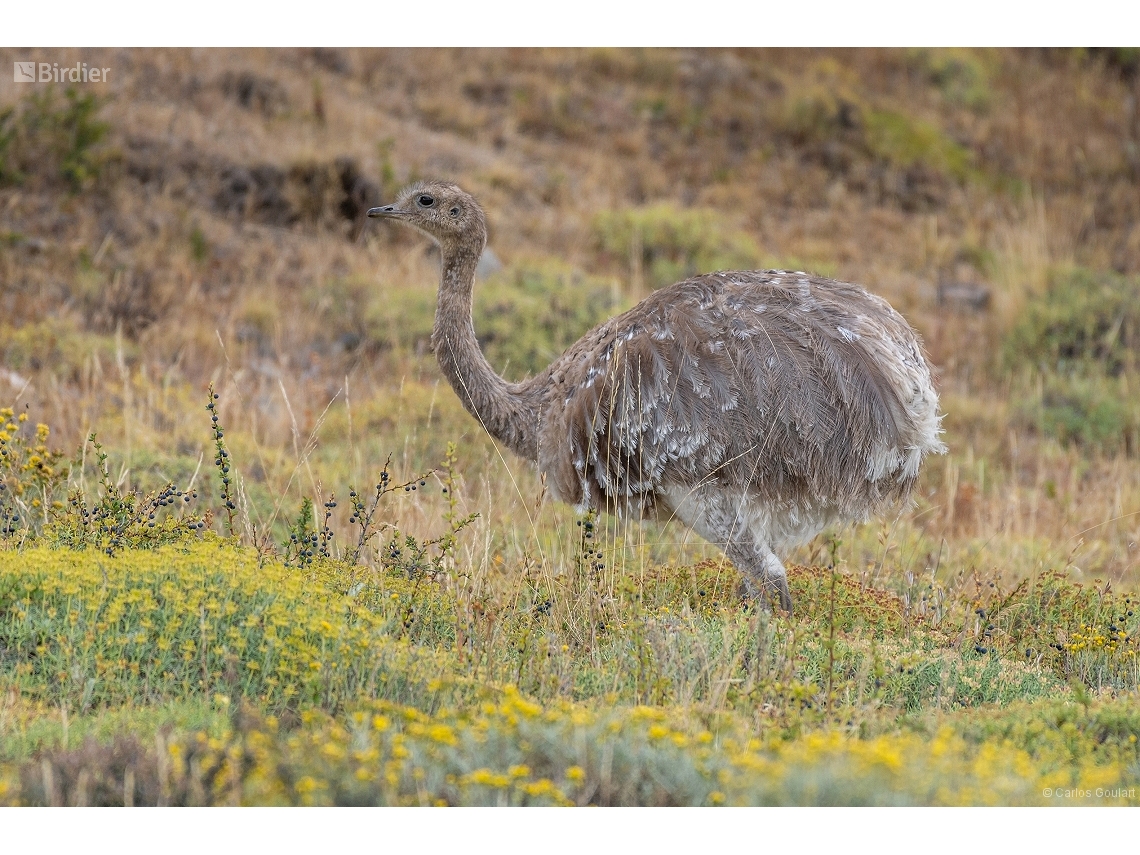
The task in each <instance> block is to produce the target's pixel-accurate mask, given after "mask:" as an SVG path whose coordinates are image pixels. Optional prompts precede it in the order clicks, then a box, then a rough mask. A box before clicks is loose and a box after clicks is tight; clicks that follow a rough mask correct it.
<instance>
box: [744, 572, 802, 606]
mask: <svg viewBox="0 0 1140 855" xmlns="http://www.w3.org/2000/svg"><path fill="white" fill-rule="evenodd" d="M736 594H737V596H738V597H740V599H742V600H744V601H745V603H747V605H748V608H749V610H751V609H752V607H753V606H754V605H755V604H757V603H762V604H763V605H764V606H766V607H767V608H768V610H769V611H774V610H775V609H774V606H773V603H774V602H779V604H780V610H781V611H784V612H787V613H788V614H791V613H792V593H791V591H789V590H788V580H787V577H784V576H781V577H778V578H776V579H772V580H766V581H764V582H760V581H758V580H756V579H753V578H752V577H751V576H742V577H741V579H740V584H739V585H737V586H736Z"/></svg>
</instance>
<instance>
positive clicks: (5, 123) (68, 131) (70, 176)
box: [0, 87, 110, 191]
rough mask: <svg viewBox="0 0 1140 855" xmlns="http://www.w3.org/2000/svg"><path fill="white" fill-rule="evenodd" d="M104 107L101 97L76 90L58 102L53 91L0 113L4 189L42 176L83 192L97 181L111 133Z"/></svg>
mask: <svg viewBox="0 0 1140 855" xmlns="http://www.w3.org/2000/svg"><path fill="white" fill-rule="evenodd" d="M100 106H101V101H100V99H99V97H98V96H96V95H95V94H93V93H90V92H88V93H84V94H81V93H80V92H79V90H77V89H75V88H68V89H67V90H66V91H65V92H64V97H63V103H60V101H59V98H58V96H57V95H56V92H55V90H54V89H52V88H50V87H49V88H47V89H45V90H43V91H42V92H32V93H30V94H29V95H28V96H27V97H26V98H25V99H24V100H23V102H22V103H21V105H20V106H19V107H18V108H17V107H8V108H6V109H3V110H0V186H4V185H6V184H20V183H22V182H24V181H25V180H26V179H27V178H28V176H30V175H33V174H39V175H44V176H47V177H49V178H59V179H63V180H64V181H66V182H67V184H68V185H69V187H70V188H71V189H72V191H79V190H81V189H82V188H84V187H86V186H88V185H89V184H90V183H91V182H92V181H94V180H95V179H97V178H98V177H99V172H100V170H101V169H102V167H103V165H104V164H105V162H106V158H107V154H106V152H103V151H101V150H100V148H99V144H100V143H101V142H103V140H104V139H105V138H106V137H107V134H108V132H109V131H110V125H109V124H107V123H106V122H104V121H101V120H100V119H99V118H97V114H98V112H99V108H100Z"/></svg>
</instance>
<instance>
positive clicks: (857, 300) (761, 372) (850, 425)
mask: <svg viewBox="0 0 1140 855" xmlns="http://www.w3.org/2000/svg"><path fill="white" fill-rule="evenodd" d="M368 216H369V217H386V218H389V219H392V220H395V221H396V222H399V223H403V224H405V225H408V226H412V227H414V228H416V229H418V230H419V231H421V232H423V233H424V234H426V235H427V236H428V237H430V238H432V239H433V240H435V241H436V242H437V243H438V244H439V248H440V253H441V275H440V284H439V298H438V306H437V310H436V316H435V326H434V328H433V330H432V337H431V343H432V348H433V350H434V351H435V355H436V358H437V359H438V361H439V365H440V368H441V369H442V370H443V373H444V374H445V375H446V377H447V379H448V381H449V382H450V384H451V386H452V388H453V389H454V390H455V393H456V394H457V395H458V396H459V399H460V400H461V401H462V402H463V406H464V407H465V408H466V409H467V411H468V412H469V413H471V415H473V416H474V417H475V418H477V419H478V420H479V421H480V423H481V424H482V425H483V427H484V428H485V429H486V430H487V431H488V432H489V433H490V434H491V436H493V437H494V438H495V439H497V440H499V441H500V442H502V443H503V444H504V445H506V446H507V447H508V448H509V449H511V450H512V451H513V452H515V453H516V454H518V455H520V456H521V457H524V458H526V459H527V460H530V461H532V462H534V463H536V464H537V465H538V469H539V472H540V473H541V474H542V475H543V476H544V477H545V480H546V484H547V487H548V489H549V490H550V492H551V493H552V494H553V495H554V497H555V498H557V499H561V500H563V501H566V502H570V503H572V504H575V505H577V506H578V507H579V508H582V509H598V510H604V511H607V512H609V513H612V514H618V515H630V516H634V517H638V518H642V519H645V518H659V519H672V518H674V517H676V518H677V519H680V520H681V521H682V522H684V523H685V524H687V525H688V526H689V527H691V528H692V529H693V530H694V531H696V532H697V533H698V534H699V535H701V537H703V538H705V539H706V540H708V541H710V542H711V543H714V544H716V545H717V546H719V547H721V548H722V549H723V550H724V552H725V554H726V555H727V556H728V558H729V559H730V560H731V561H732V563H733V564H734V565H735V566H736V568H737V570H738V571H740V573H741V575H742V577H743V580H742V581H743V588H744V592H745V594H746V596H748V597H751V598H763V599H765V600H767V601H768V602H769V603H771V601H772V598H775V599H777V600H778V602H779V605H780V607H781V608H783V609H785V610H787V611H791V608H792V598H791V594H790V592H789V590H788V581H787V573H786V572H785V569H784V565H783V564H782V563H781V561H780V559H779V557H777V554H778V553H780V552H783V551H784V550H786V549H788V548H789V547H791V546H794V545H796V544H797V543H802V542H805V541H807V540H810V539H811V538H812V537H814V536H815V535H816V534H818V533H819V532H820V531H822V530H823V529H824V528H826V527H827V526H829V525H833V524H840V523H846V522H855V521H863V520H866V519H868V518H869V517H870V516H871V515H872V514H874V513H877V512H880V511H882V510H885V509H886V508H887V507H889V506H891V505H892V504H895V503H898V502H900V501H903V500H905V499H906V498H907V497H908V496H909V494H910V492H911V489H912V487H913V486H914V483H915V479H916V478H917V476H918V471H919V465H920V464H921V463H922V460H923V458H924V457H925V456H926V455H927V454H931V453H942V452H944V451H945V446H944V445H943V444H942V442H941V441H940V440H939V434H940V433H941V430H940V427H939V422H940V416H939V412H938V396H937V393H936V392H935V389H934V385H933V383H932V381H931V376H930V366H929V364H928V363H927V361H926V358H925V356H924V354H923V352H922V347H921V344H920V342H919V338H918V336H917V335H916V334H915V331H914V330H913V329H912V328H911V327H910V325H909V324H908V323H907V322H906V321H905V320H904V319H903V318H902V316H901V315H899V314H898V312H896V311H895V310H894V309H893V308H891V306H890V305H889V304H888V303H887V302H886V301H885V300H883V299H882V298H880V297H876V296H873V295H871V294H869V293H868V292H867V291H865V290H864V289H863V288H861V287H859V286H858V285H852V284H849V283H846V282H837V281H833V280H831V279H823V278H819V277H816V276H809V275H808V274H806V273H798V272H788V271H784V270H764V271H733V272H719V273H708V274H705V275H702V276H694V277H693V278H691V279H686V280H684V281H683V282H677V283H676V284H674V285H670V286H668V287H665V288H661V289H659V290H657V291H654V292H653V293H652V294H651V295H650V296H648V297H646V298H645V299H644V300H642V301H641V302H640V303H638V304H637V305H636V306H634V307H633V308H632V309H630V310H629V311H627V312H625V313H624V314H621V315H618V316H617V317H614V318H611V319H610V320H608V321H606V322H605V323H602V324H601V325H599V326H597V327H595V328H594V329H593V330H591V331H590V332H588V333H586V334H585V335H584V336H583V337H582V338H581V339H580V340H579V341H578V342H577V343H575V344H574V345H573V346H571V347H570V348H569V349H568V350H567V351H566V352H565V353H563V354H562V356H560V357H558V359H556V360H555V361H554V363H553V364H552V365H550V367H548V368H547V369H546V370H545V371H543V372H542V373H540V374H538V375H537V376H534V377H531V378H529V379H526V380H523V381H521V382H518V383H511V382H507V381H506V380H504V379H503V378H502V377H500V376H499V375H498V374H496V373H495V371H494V370H493V369H492V368H491V366H490V365H489V364H488V362H487V360H486V358H485V357H484V356H483V354H482V352H481V351H480V349H479V343H478V341H477V339H476V337H475V328H474V325H473V322H472V317H471V302H472V289H473V287H474V283H475V268H476V265H477V264H478V262H479V257H480V255H481V254H482V252H483V249H484V246H485V244H486V239H487V226H486V219H485V217H484V213H483V210H482V208H480V206H479V204H478V203H477V202H476V201H475V199H474V198H473V197H472V196H470V195H469V194H468V193H465V192H464V191H463V190H461V189H460V188H459V187H457V186H456V185H454V184H450V183H444V182H426V183H419V184H416V185H414V186H412V187H409V188H407V189H406V190H404V191H403V192H402V193H401V194H400V196H399V199H398V201H397V202H396V203H395V204H392V205H385V206H383V207H379V208H372V209H371V210H369V211H368Z"/></svg>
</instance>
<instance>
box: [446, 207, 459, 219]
mask: <svg viewBox="0 0 1140 855" xmlns="http://www.w3.org/2000/svg"><path fill="white" fill-rule="evenodd" d="M448 213H449V214H451V216H453V217H458V216H459V206H458V205H456V206H455V207H454V208H452V209H451V210H450V211H448Z"/></svg>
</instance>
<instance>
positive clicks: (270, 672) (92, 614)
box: [0, 538, 452, 709]
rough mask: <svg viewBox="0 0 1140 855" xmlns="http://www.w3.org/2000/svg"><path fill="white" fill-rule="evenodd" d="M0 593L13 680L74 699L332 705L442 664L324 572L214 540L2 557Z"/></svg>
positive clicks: (436, 672) (411, 679) (445, 671)
mask: <svg viewBox="0 0 1140 855" xmlns="http://www.w3.org/2000/svg"><path fill="white" fill-rule="evenodd" d="M0 591H3V592H4V593H3V594H2V595H0V596H2V597H3V601H2V602H0V608H2V611H0V621H3V622H4V624H5V625H4V626H3V629H2V631H3V634H4V638H5V644H6V646H7V647H8V648H9V649H11V650H12V652H13V655H14V656H15V657H16V658H17V660H18V661H19V662H20V664H19V665H17V666H16V669H15V670H16V678H17V687H18V688H19V689H20V690H21V691H23V692H25V693H27V694H30V695H31V696H33V697H45V698H50V699H52V700H53V701H58V700H67V701H69V702H74V706H77V707H78V706H85V705H88V704H90V703H92V702H98V701H102V702H113V703H122V702H132V701H140V700H157V699H161V698H163V697H185V696H187V695H193V694H202V695H205V696H209V694H210V693H211V692H212V691H214V690H215V689H222V690H223V691H224V692H225V693H233V692H238V693H240V694H241V695H242V696H244V697H247V698H252V699H256V700H257V701H258V702H259V704H261V705H263V706H264V708H266V709H272V708H274V707H276V706H279V705H282V704H295V703H298V702H301V703H322V704H330V705H335V704H338V703H345V702H349V701H355V700H357V699H358V698H359V697H361V696H364V697H367V696H368V695H369V694H372V693H375V691H376V687H377V686H379V685H382V684H384V683H385V682H386V681H389V680H399V681H402V682H406V683H409V684H412V685H421V684H427V683H428V682H430V681H431V680H433V679H437V678H441V677H449V676H450V672H451V667H452V666H451V663H449V662H448V661H447V660H446V658H445V657H444V656H442V655H441V654H439V653H437V652H434V651H431V650H427V649H422V648H416V647H414V646H413V645H410V644H408V643H407V642H405V641H400V640H397V639H395V638H393V634H392V633H391V632H389V630H390V628H391V627H390V625H389V623H388V620H387V618H386V617H385V615H384V614H383V613H377V612H374V611H372V610H370V609H368V608H365V607H363V606H361V605H360V604H359V603H357V602H356V601H355V600H354V599H352V598H350V597H347V596H345V595H343V594H341V593H339V592H338V591H337V590H335V589H334V588H331V587H330V586H328V585H327V584H325V583H324V582H323V581H322V580H320V579H317V578H314V577H313V576H311V575H306V574H304V573H301V572H299V571H297V570H294V569H290V568H286V567H284V566H282V565H280V564H275V563H272V562H266V563H263V564H259V562H258V559H257V555H256V554H255V553H254V552H252V551H248V550H245V551H243V550H239V549H235V548H232V547H230V546H228V545H226V544H225V543H224V542H222V541H220V540H214V539H213V538H207V539H206V540H205V541H202V542H199V543H194V544H192V545H188V546H185V547H164V548H161V549H157V550H145V551H144V550H131V551H127V552H125V553H123V554H121V555H116V556H115V557H113V558H109V557H108V556H106V555H105V554H103V553H101V552H98V551H96V550H88V551H84V552H72V551H69V550H50V549H47V548H36V549H31V550H27V551H24V552H21V553H16V552H0ZM32 652H34V654H35V655H28V654H30V653H32Z"/></svg>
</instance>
